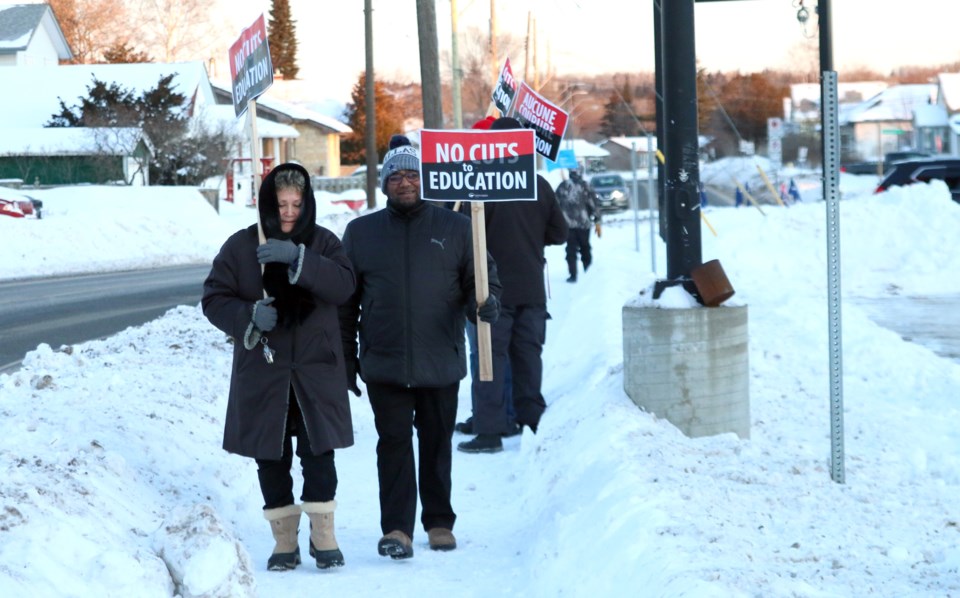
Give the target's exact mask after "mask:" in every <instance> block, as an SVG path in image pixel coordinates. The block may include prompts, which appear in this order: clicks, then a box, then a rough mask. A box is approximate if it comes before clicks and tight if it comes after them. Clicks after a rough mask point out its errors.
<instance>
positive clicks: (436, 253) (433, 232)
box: [340, 202, 500, 387]
mask: <svg viewBox="0 0 960 598" xmlns="http://www.w3.org/2000/svg"><path fill="white" fill-rule="evenodd" d="M343 246H344V249H345V250H346V252H347V257H349V258H350V261H351V263H352V264H353V267H354V271H355V272H356V276H357V290H356V292H355V293H354V295H353V297H352V298H351V300H350V301H348V302H347V303H345V304H344V305H343V306H341V307H340V329H341V334H342V338H343V346H344V349H343V351H344V354H345V355H346V356H347V359H349V358H350V356H351V355H357V348H358V343H357V337H358V332H359V359H360V377H361V378H362V379H363V380H364V381H365V382H374V383H379V384H392V385H397V386H403V387H440V386H447V385H450V384H453V383H455V382H458V381H459V380H461V379H463V377H464V376H466V375H467V361H466V355H465V342H464V318H465V310H466V309H467V308H469V307H470V306H472V309H475V305H476V304H475V301H474V300H473V299H474V298H475V296H476V295H475V293H476V291H475V287H474V264H473V240H472V234H471V229H470V221H469V219H467V218H465V217H464V216H463V215H462V214H457V213H455V212H452V211H450V210H446V209H443V208H441V207H438V206H436V205H433V204H431V203H428V202H421V203H419V204H418V205H417V206H416V207H415V208H413V209H412V210H410V211H408V212H403V211H400V210H397V209H395V208H394V207H393V206H392V204H391V202H388V203H387V208H385V209H383V210H380V211H377V212H374V213H372V214H367V215H365V216H361V217H359V218H356V219H355V220H353V221H351V222H350V224H348V225H347V228H346V230H345V231H344V233H343ZM488 279H489V290H490V294H492V295H496V296H498V297H499V295H500V282H499V280H498V278H497V272H496V264H495V263H494V262H493V259H492V258H489V257H488Z"/></svg>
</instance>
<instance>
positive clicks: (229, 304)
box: [202, 164, 356, 570]
mask: <svg viewBox="0 0 960 598" xmlns="http://www.w3.org/2000/svg"><path fill="white" fill-rule="evenodd" d="M257 204H258V205H257V208H258V210H259V212H260V222H261V225H262V228H263V234H264V236H265V237H266V242H265V243H263V244H259V242H258V231H257V225H252V226H250V227H248V228H246V229H243V230H240V231H238V232H236V233H234V234H233V235H232V236H231V237H230V238H229V239H227V241H226V243H224V244H223V247H222V248H221V249H220V253H219V254H218V255H217V257H216V258H215V259H214V261H213V267H212V268H211V270H210V275H209V276H208V277H207V280H206V282H204V285H203V301H202V304H203V313H204V315H205V316H206V317H207V319H209V320H210V322H211V323H212V324H213V325H214V326H216V327H217V328H219V329H220V330H222V331H224V332H225V333H227V334H228V335H230V336H231V337H233V338H234V339H235V342H234V347H233V368H232V372H231V379H230V396H229V400H228V403H227V416H226V423H225V429H224V434H223V448H224V449H225V450H227V451H229V452H231V453H236V454H239V455H244V456H246V457H252V458H254V459H256V462H257V467H258V471H257V473H258V477H259V480H260V490H261V492H262V493H263V500H264V511H263V512H264V517H265V518H266V519H267V520H268V521H269V522H270V526H271V529H272V531H273V536H274V539H275V540H276V546H275V548H274V551H273V554H272V555H271V556H270V559H269V560H268V563H267V567H268V568H269V569H271V570H282V569H292V568H295V567H296V566H297V565H298V564H299V563H300V548H299V544H298V542H297V532H298V528H299V523H300V513H301V511H303V512H306V513H307V515H308V517H309V519H310V528H311V529H310V555H311V556H313V557H314V558H315V559H316V561H317V567H320V568H321V569H326V568H328V567H336V566H341V565H343V555H342V554H341V552H340V550H339V547H338V546H337V541H336V538H335V536H334V531H333V511H334V509H335V507H336V501H335V500H334V497H335V495H336V490H337V471H336V467H335V465H334V458H333V451H334V449H338V448H344V447H348V446H350V445H352V444H353V425H352V421H351V418H350V402H349V399H348V398H347V377H346V371H345V369H344V360H343V349H342V346H341V343H340V325H339V322H338V319H337V306H338V305H340V304H341V303H343V302H345V301H346V300H347V299H348V298H349V297H350V296H351V294H352V293H353V291H354V287H355V284H356V281H355V278H354V273H353V268H352V266H351V265H350V261H349V260H348V259H347V256H346V254H345V253H344V251H343V248H342V246H341V245H340V240H339V239H337V237H336V235H335V234H333V233H332V232H331V231H329V230H327V229H325V228H323V227H321V226H318V225H317V223H316V213H317V209H316V200H315V198H314V195H313V189H312V188H311V186H310V177H309V175H308V173H307V171H306V170H305V169H304V168H303V167H301V166H299V165H297V164H281V165H280V166H278V167H277V168H275V169H274V170H273V171H271V172H270V174H269V175H267V177H266V178H265V179H264V181H263V184H262V185H261V187H260V194H259V200H258V202H257ZM261 265H262V268H261ZM293 436H296V437H297V447H296V454H297V456H298V457H299V458H300V464H301V466H302V468H303V493H302V495H301V497H300V498H301V501H302V505H297V504H296V503H295V501H294V497H293V478H292V477H291V474H290V471H291V466H292V464H293V442H292V437H293Z"/></svg>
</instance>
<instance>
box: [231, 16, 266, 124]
mask: <svg viewBox="0 0 960 598" xmlns="http://www.w3.org/2000/svg"><path fill="white" fill-rule="evenodd" d="M230 83H231V87H230V91H231V93H232V95H233V110H234V112H235V113H236V115H237V116H240V115H241V114H243V113H244V111H245V110H246V109H247V104H248V103H249V102H250V100H253V99H256V98H257V97H258V96H259V95H260V94H262V93H263V92H265V91H267V89H269V88H270V86H271V85H273V61H272V60H271V58H270V47H269V45H267V27H266V25H265V23H264V20H263V15H262V14H261V15H260V18H258V19H257V20H256V21H254V23H253V25H251V26H250V27H248V28H247V29H244V30H243V31H242V32H240V38H239V39H237V41H235V42H233V45H232V46H230Z"/></svg>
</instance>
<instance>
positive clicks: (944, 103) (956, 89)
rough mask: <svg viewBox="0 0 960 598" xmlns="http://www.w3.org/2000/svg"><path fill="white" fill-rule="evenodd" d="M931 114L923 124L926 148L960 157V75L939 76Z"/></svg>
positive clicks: (945, 74)
mask: <svg viewBox="0 0 960 598" xmlns="http://www.w3.org/2000/svg"><path fill="white" fill-rule="evenodd" d="M929 112H930V113H929V114H928V115H925V121H924V122H923V123H922V125H923V126H924V127H925V129H924V131H925V135H924V137H923V142H924V143H925V147H928V148H931V151H935V152H940V153H944V154H950V155H953V156H960V73H941V74H940V75H938V76H937V92H936V100H935V101H934V105H933V107H932V108H931V110H930V111H929Z"/></svg>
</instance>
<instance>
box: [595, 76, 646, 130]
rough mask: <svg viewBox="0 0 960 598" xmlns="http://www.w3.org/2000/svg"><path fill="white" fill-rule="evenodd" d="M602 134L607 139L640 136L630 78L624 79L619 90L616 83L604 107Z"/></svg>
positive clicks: (601, 123) (601, 125) (601, 122)
mask: <svg viewBox="0 0 960 598" xmlns="http://www.w3.org/2000/svg"><path fill="white" fill-rule="evenodd" d="M600 133H601V134H603V135H604V136H606V137H619V136H627V137H633V136H636V135H639V134H640V125H639V124H638V123H637V117H636V115H635V112H634V109H633V87H632V86H631V85H630V78H629V77H627V78H625V79H624V82H623V85H621V86H620V89H619V90H618V89H617V86H616V83H614V88H613V92H611V94H610V96H609V97H608V98H607V103H606V104H604V106H603V118H602V119H601V121H600Z"/></svg>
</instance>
